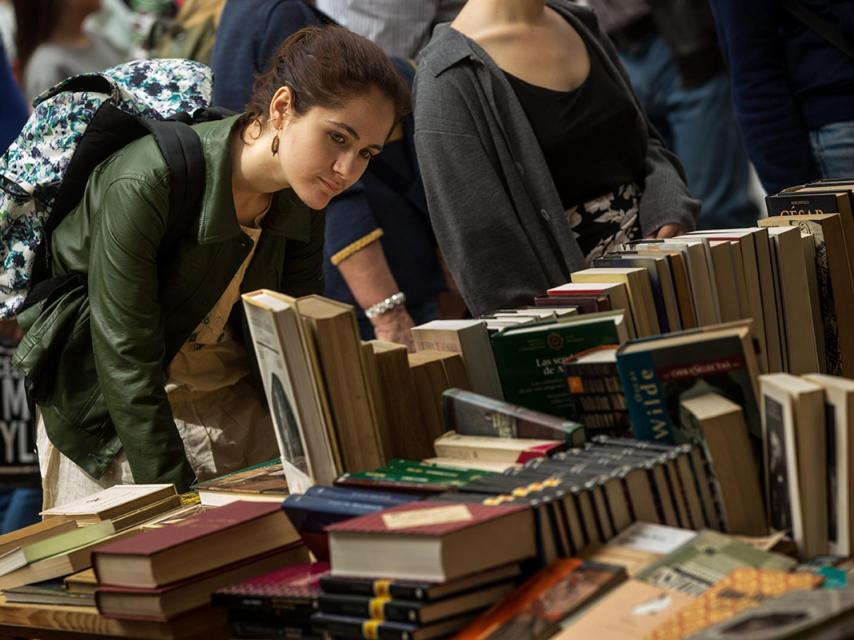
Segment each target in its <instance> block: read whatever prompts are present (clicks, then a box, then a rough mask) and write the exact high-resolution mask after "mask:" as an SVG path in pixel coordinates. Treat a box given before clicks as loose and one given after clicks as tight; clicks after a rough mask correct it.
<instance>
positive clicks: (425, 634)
mask: <svg viewBox="0 0 854 640" xmlns="http://www.w3.org/2000/svg"><path fill="white" fill-rule="evenodd" d="M473 615H474V614H464V615H462V616H458V617H456V618H450V619H448V620H441V621H439V622H436V623H434V624H430V625H426V626H420V625H417V624H410V623H407V622H389V621H386V620H370V619H368V620H366V619H365V618H357V617H354V616H336V615H333V614H331V613H322V612H318V613H315V614H314V615H313V616H312V618H311V623H312V628H313V629H315V630H318V631H321V632H323V633H324V634H326V635H327V636H328V637H331V638H342V639H343V638H356V639H361V638H376V639H381V640H432V639H433V638H447V637H449V636H450V635H452V634H453V633H454V632H455V631H457V630H459V629H461V628H462V627H464V626H466V624H468V623H469V622H470V621H471V619H472V617H473Z"/></svg>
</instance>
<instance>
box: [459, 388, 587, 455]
mask: <svg viewBox="0 0 854 640" xmlns="http://www.w3.org/2000/svg"><path fill="white" fill-rule="evenodd" d="M442 408H443V410H444V418H445V427H446V428H447V429H451V430H453V431H456V432H457V433H459V434H462V435H468V436H491V437H497V438H541V439H547V440H564V441H565V442H566V444H567V446H572V447H579V446H582V445H583V444H584V440H585V438H584V425H582V424H580V423H579V422H575V421H573V420H568V419H565V418H559V417H557V416H552V415H549V414H546V413H540V412H539V411H533V410H531V409H527V408H525V407H520V406H519V405H515V404H510V403H509V402H503V401H501V400H496V399H494V398H489V397H487V396H483V395H480V394H477V393H473V392H471V391H465V390H463V389H447V390H446V391H445V392H444V393H443V394H442Z"/></svg>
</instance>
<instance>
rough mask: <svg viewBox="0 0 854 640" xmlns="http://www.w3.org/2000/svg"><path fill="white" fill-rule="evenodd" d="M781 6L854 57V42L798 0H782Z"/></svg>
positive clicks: (827, 40) (830, 42) (831, 43)
mask: <svg viewBox="0 0 854 640" xmlns="http://www.w3.org/2000/svg"><path fill="white" fill-rule="evenodd" d="M783 7H784V8H785V9H786V11H788V12H789V13H790V14H792V15H793V16H794V17H795V18H796V19H797V20H799V21H800V22H801V23H803V24H804V25H805V26H806V27H807V28H808V29H811V30H812V31H814V32H815V33H817V34H818V35H819V36H821V37H822V38H823V39H824V40H825V41H826V42H828V43H829V44H830V45H832V46H834V47H836V48H837V49H839V51H841V52H842V53H844V54H845V55H846V56H848V57H849V58H854V44H852V43H851V42H849V41H848V40H846V39H845V36H844V35H843V34H842V32H841V31H840V30H839V29H837V28H836V27H835V26H834V25H832V24H831V23H830V22H828V21H827V20H825V19H824V18H822V17H821V16H820V15H818V14H817V13H816V12H815V11H813V10H812V9H810V8H808V7H805V6H804V5H802V4H801V3H800V1H799V0H783Z"/></svg>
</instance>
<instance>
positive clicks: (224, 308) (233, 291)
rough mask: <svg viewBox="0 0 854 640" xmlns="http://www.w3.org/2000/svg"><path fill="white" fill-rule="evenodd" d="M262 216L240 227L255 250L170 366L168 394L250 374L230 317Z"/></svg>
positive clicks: (213, 385) (205, 387) (214, 388)
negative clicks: (229, 321)
mask: <svg viewBox="0 0 854 640" xmlns="http://www.w3.org/2000/svg"><path fill="white" fill-rule="evenodd" d="M265 213H266V212H265ZM262 217H263V214H262V215H261V216H259V217H258V218H257V219H256V220H255V226H254V227H244V226H243V225H241V226H240V228H241V229H243V232H244V233H245V234H246V235H248V236H249V237H250V238H252V243H253V244H252V250H251V251H250V252H249V255H247V256H246V259H245V260H244V261H243V264H241V265H240V268H239V269H238V270H237V272H236V273H235V274H234V277H233V278H232V279H231V282H230V283H229V285H228V287H227V288H226V290H225V292H224V293H223V294H222V296H221V297H220V299H219V300H218V301H217V303H216V304H215V305H214V308H213V309H211V310H210V312H209V313H208V315H207V316H205V318H204V319H203V320H202V322H201V323H200V324H199V326H197V327H196V330H195V331H193V333H192V334H190V337H189V338H187V341H186V342H185V343H184V346H182V347H181V350H180V351H179V352H178V354H177V355H176V356H175V358H174V359H173V360H172V363H171V364H170V365H169V382H168V383H167V385H166V391H167V393H168V392H172V391H175V390H176V389H178V388H181V387H183V388H185V389H186V390H189V391H202V392H205V391H217V390H219V389H224V388H225V387H230V386H232V385H233V384H236V383H237V382H238V381H240V380H241V379H243V378H244V377H246V376H247V375H249V367H250V365H249V355H248V354H247V353H246V349H245V348H244V347H243V345H242V344H241V343H240V342H238V341H237V340H236V339H235V338H234V336H233V335H232V332H231V328H230V327H229V326H228V317H229V316H230V315H231V311H232V309H233V308H234V305H235V304H237V303H238V302H240V285H241V284H242V283H243V276H244V275H245V273H246V269H247V268H248V267H249V263H250V262H252V256H253V255H255V248H256V247H257V246H258V240H259V238H260V237H261V228H260V227H259V226H258V223H259V222H260V220H261V218H262Z"/></svg>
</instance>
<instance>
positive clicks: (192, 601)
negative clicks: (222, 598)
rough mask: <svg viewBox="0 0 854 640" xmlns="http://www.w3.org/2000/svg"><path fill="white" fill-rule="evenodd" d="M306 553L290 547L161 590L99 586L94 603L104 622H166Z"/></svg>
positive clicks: (301, 548)
mask: <svg viewBox="0 0 854 640" xmlns="http://www.w3.org/2000/svg"><path fill="white" fill-rule="evenodd" d="M307 561H308V551H307V549H306V548H305V546H304V545H302V544H301V543H292V544H289V545H285V546H283V547H279V548H276V549H272V550H269V551H266V552H263V553H259V554H256V555H252V556H249V557H246V558H243V559H241V560H238V561H236V562H232V563H229V564H227V565H224V566H220V567H217V568H215V569H210V570H208V571H204V572H201V573H198V574H195V575H191V576H188V577H187V578H185V579H183V580H179V581H177V582H172V583H170V584H168V585H164V586H161V587H149V588H139V587H136V588H134V587H116V586H111V585H103V584H99V585H98V589H97V591H96V592H95V601H96V603H97V605H98V611H99V612H100V613H101V615H103V616H105V617H108V618H119V619H130V620H151V621H157V622H166V621H168V620H171V619H172V618H175V617H177V616H179V615H181V614H182V613H185V612H187V611H190V610H191V609H197V608H199V607H201V606H203V605H206V604H208V603H209V602H210V599H211V593H213V592H214V591H216V590H217V589H219V588H221V587H224V586H226V585H228V584H231V583H233V582H237V581H240V580H246V579H247V578H250V577H252V576H256V575H258V574H260V573H266V572H268V571H272V570H273V569H274V568H277V567H281V566H282V565H287V564H294V563H297V562H303V563H304V562H307Z"/></svg>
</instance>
